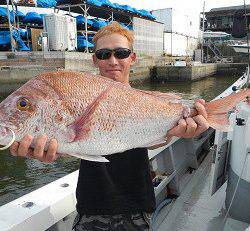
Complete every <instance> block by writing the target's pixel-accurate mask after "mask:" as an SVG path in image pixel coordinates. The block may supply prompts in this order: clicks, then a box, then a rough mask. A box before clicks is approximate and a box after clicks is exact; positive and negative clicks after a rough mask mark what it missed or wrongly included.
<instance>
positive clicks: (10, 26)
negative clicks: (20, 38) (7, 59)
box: [6, 0, 16, 52]
mask: <svg viewBox="0 0 250 231" xmlns="http://www.w3.org/2000/svg"><path fill="white" fill-rule="evenodd" d="M6 4H7V9H6V10H7V17H8V23H9V29H10V41H11V51H12V52H15V50H16V49H15V40H14V38H13V36H12V35H13V28H12V24H11V21H10V11H9V0H7V1H6Z"/></svg>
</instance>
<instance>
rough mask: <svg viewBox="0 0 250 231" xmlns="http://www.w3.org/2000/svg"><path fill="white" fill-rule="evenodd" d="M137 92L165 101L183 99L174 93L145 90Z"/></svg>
mask: <svg viewBox="0 0 250 231" xmlns="http://www.w3.org/2000/svg"><path fill="white" fill-rule="evenodd" d="M137 90H138V91H140V92H142V93H145V94H148V95H152V96H156V97H159V98H161V99H164V100H180V99H181V97H180V96H179V95H176V94H174V93H166V92H160V91H144V90H139V89H137Z"/></svg>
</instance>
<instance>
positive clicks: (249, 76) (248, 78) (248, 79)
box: [244, 0, 250, 87]
mask: <svg viewBox="0 0 250 231" xmlns="http://www.w3.org/2000/svg"><path fill="white" fill-rule="evenodd" d="M244 11H245V21H246V30H247V53H248V65H247V87H248V86H250V83H249V82H250V75H249V72H250V69H249V68H250V52H249V38H248V22H247V9H246V2H245V0H244Z"/></svg>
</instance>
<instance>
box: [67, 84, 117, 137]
mask: <svg viewBox="0 0 250 231" xmlns="http://www.w3.org/2000/svg"><path fill="white" fill-rule="evenodd" d="M111 87H112V86H110V87H109V88H108V89H106V90H104V91H103V92H102V93H101V94H100V95H99V96H97V98H96V99H95V100H94V101H93V102H92V103H91V104H90V105H89V106H88V107H87V108H86V110H85V111H84V113H83V114H82V115H81V116H80V117H79V118H78V119H77V120H76V121H74V122H73V123H72V124H70V125H69V126H68V129H69V131H73V132H74V139H72V141H71V142H75V141H79V140H83V139H86V138H87V137H88V136H89V135H90V132H91V128H92V126H93V125H92V123H91V121H92V119H93V115H94V113H95V111H96V109H97V107H98V106H99V105H100V103H101V101H102V100H104V99H105V98H106V96H107V93H108V92H109V90H110V89H111Z"/></svg>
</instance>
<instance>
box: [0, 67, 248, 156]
mask: <svg viewBox="0 0 250 231" xmlns="http://www.w3.org/2000/svg"><path fill="white" fill-rule="evenodd" d="M246 96H250V89H248V90H244V91H241V92H240V93H237V94H234V95H231V96H229V97H226V98H224V99H221V100H216V101H212V102H209V103H207V104H206V110H207V112H208V122H209V124H210V126H211V127H213V128H219V129H223V128H226V126H225V125H226V123H227V111H228V110H229V109H231V108H232V107H234V106H235V105H236V104H237V103H238V102H239V101H241V100H242V99H244V98H245V97H246ZM190 111H192V110H190V109H189V107H188V106H187V105H185V102H184V101H182V100H180V99H179V98H178V97H176V96H174V95H171V94H164V93H160V92H149V91H142V90H138V89H134V88H132V87H130V86H128V85H124V84H122V83H119V82H115V81H113V80H109V79H107V78H105V77H102V76H95V75H92V74H89V73H75V72H56V73H45V74H40V75H38V76H36V77H34V78H32V79H31V80H29V81H28V82H27V83H26V84H24V85H23V86H22V87H21V88H20V89H18V90H17V91H15V92H14V93H12V94H11V95H10V96H8V97H7V98H6V99H5V100H3V101H2V102H1V104H0V144H1V145H5V148H6V147H8V146H9V145H10V144H11V143H12V142H13V140H14V139H16V140H17V141H20V140H21V139H22V138H23V137H24V135H25V134H27V133H28V134H31V135H32V136H33V137H37V136H38V135H41V134H46V135H47V136H48V138H49V139H51V138H56V139H57V140H58V143H59V146H58V152H59V153H65V154H69V155H72V156H76V157H79V158H82V159H87V160H93V161H107V159H106V158H105V157H103V156H105V155H109V154H112V153H118V152H123V151H125V150H128V149H132V148H136V147H150V146H152V145H156V144H160V143H162V142H163V141H164V140H165V136H166V133H167V131H168V130H169V129H171V128H172V127H174V126H175V125H176V123H177V122H178V121H179V119H180V118H183V117H187V116H189V115H190ZM32 145H34V144H32Z"/></svg>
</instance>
